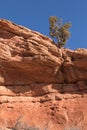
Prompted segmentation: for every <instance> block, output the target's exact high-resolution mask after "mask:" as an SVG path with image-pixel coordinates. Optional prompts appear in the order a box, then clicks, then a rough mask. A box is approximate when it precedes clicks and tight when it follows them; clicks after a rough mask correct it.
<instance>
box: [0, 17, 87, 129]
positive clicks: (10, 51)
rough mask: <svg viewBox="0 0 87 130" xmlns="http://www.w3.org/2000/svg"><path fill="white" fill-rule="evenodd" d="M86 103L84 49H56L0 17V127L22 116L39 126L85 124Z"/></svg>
mask: <svg viewBox="0 0 87 130" xmlns="http://www.w3.org/2000/svg"><path fill="white" fill-rule="evenodd" d="M86 108H87V49H77V50H75V51H73V50H70V49H65V48H62V49H59V48H57V47H56V45H55V44H53V42H52V40H51V39H50V38H48V37H46V36H44V35H42V34H40V33H38V32H35V31H32V30H30V29H27V28H25V27H22V26H19V25H16V24H14V23H12V22H10V21H7V20H4V19H1V20H0V128H4V129H5V130H6V129H7V128H8V129H12V128H13V127H15V125H17V123H18V122H19V123H20V122H23V123H25V124H26V125H27V126H31V127H37V128H39V129H40V130H45V129H47V130H69V129H70V128H74V127H75V128H76V129H79V130H87V109H86ZM22 125H23V124H22ZM21 127H22V126H21Z"/></svg>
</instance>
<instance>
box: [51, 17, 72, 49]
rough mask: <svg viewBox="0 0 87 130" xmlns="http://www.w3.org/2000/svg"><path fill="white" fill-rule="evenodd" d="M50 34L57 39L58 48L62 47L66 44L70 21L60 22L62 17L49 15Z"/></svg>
mask: <svg viewBox="0 0 87 130" xmlns="http://www.w3.org/2000/svg"><path fill="white" fill-rule="evenodd" d="M49 24H50V28H49V29H50V36H51V37H52V38H54V40H57V46H58V47H59V48H61V47H63V46H64V45H65V44H66V41H67V39H68V38H69V37H70V32H69V28H70V27H71V23H65V24H62V19H61V18H57V17H56V16H50V18H49Z"/></svg>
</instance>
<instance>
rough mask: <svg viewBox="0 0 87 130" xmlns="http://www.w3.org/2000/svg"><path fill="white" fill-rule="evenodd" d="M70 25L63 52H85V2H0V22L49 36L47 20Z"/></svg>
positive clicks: (86, 31) (6, 0)
mask: <svg viewBox="0 0 87 130" xmlns="http://www.w3.org/2000/svg"><path fill="white" fill-rule="evenodd" d="M50 16H57V17H58V18H62V20H63V23H67V22H71V24H72V27H71V28H70V32H71V36H70V38H69V39H68V41H67V44H66V48H70V49H72V50H75V49H77V48H86V49H87V0H0V19H7V20H10V21H12V22H14V23H16V24H19V25H22V26H25V27H27V28H29V29H31V30H34V31H38V32H40V33H42V34H44V35H46V36H48V37H50V36H49V17H50Z"/></svg>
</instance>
